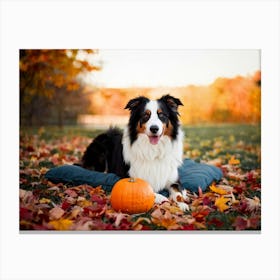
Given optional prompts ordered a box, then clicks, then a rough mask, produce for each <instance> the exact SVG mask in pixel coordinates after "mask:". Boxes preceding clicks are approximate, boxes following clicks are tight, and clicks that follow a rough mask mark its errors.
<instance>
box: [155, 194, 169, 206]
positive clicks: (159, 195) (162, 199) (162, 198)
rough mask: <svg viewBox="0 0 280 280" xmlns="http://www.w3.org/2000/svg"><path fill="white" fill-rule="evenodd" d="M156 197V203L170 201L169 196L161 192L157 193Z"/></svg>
mask: <svg viewBox="0 0 280 280" xmlns="http://www.w3.org/2000/svg"><path fill="white" fill-rule="evenodd" d="M155 195H156V199H155V203H156V204H161V203H162V202H164V201H169V200H168V198H167V197H165V196H164V195H162V194H159V193H156V194H155Z"/></svg>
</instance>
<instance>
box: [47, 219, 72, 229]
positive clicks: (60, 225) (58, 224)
mask: <svg viewBox="0 0 280 280" xmlns="http://www.w3.org/2000/svg"><path fill="white" fill-rule="evenodd" d="M72 224H73V221H71V220H68V219H60V220H56V221H50V222H49V225H50V226H52V227H53V228H54V229H55V230H68V229H70V227H71V226H72Z"/></svg>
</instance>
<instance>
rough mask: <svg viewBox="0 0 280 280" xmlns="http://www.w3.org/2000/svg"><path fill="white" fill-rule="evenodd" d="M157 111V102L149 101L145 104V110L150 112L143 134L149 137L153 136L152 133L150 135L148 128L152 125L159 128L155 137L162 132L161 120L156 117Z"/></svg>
mask: <svg viewBox="0 0 280 280" xmlns="http://www.w3.org/2000/svg"><path fill="white" fill-rule="evenodd" d="M158 109H159V106H158V102H157V101H156V100H151V101H149V102H148V103H147V104H146V107H145V110H149V111H150V112H151V116H150V118H149V120H148V121H147V122H146V130H145V133H146V134H147V135H149V136H151V135H153V133H151V131H150V127H151V126H152V125H156V126H158V128H159V130H158V132H157V134H156V135H158V136H159V135H161V134H162V132H163V123H162V122H161V120H160V119H159V117H158V113H157V111H158Z"/></svg>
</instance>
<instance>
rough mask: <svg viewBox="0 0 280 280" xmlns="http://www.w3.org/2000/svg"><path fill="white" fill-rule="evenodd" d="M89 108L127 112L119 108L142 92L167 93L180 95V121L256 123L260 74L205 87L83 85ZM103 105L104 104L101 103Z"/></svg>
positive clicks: (219, 80) (93, 111) (155, 95)
mask: <svg viewBox="0 0 280 280" xmlns="http://www.w3.org/2000/svg"><path fill="white" fill-rule="evenodd" d="M85 90H86V91H87V93H88V94H89V96H90V97H89V98H90V104H91V105H90V108H89V111H88V113H91V114H98V115H113V116H114V115H127V113H126V112H125V111H124V110H123V107H124V106H123V104H126V103H127V102H128V100H129V99H130V98H132V97H135V96H139V95H144V96H148V97H150V98H158V97H160V96H161V95H163V94H166V93H171V94H172V95H174V96H176V97H178V98H180V99H181V100H182V102H183V103H184V106H183V107H181V108H180V115H181V121H182V123H184V124H201V123H206V124H209V123H259V122H260V120H261V107H260V106H261V74H260V71H257V72H256V73H255V74H254V75H253V76H247V77H243V76H237V77H234V78H217V79H216V80H215V81H213V83H212V84H210V85H207V86H197V85H189V86H185V87H174V88H122V89H118V88H100V89H93V88H91V87H90V86H87V88H86V89H85ZM104 104H107V106H104Z"/></svg>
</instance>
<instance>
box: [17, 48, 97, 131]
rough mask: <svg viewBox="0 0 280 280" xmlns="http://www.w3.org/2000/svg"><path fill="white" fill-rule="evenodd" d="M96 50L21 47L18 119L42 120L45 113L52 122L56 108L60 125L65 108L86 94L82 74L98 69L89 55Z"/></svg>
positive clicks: (38, 122)
mask: <svg viewBox="0 0 280 280" xmlns="http://www.w3.org/2000/svg"><path fill="white" fill-rule="evenodd" d="M96 53H97V50H78V49H76V50H73V49H72V50H70V49H68V50H20V64H19V66H20V114H21V116H20V117H21V123H24V124H29V125H33V124H42V123H43V122H44V121H45V120H46V119H47V118H48V117H52V120H51V122H53V113H54V112H56V113H55V115H56V116H57V121H56V123H57V124H59V125H60V126H62V125H63V123H64V117H65V112H66V111H68V112H69V111H71V106H72V107H73V106H74V107H77V106H76V105H75V104H81V106H83V105H84V103H85V102H83V101H82V100H81V99H85V98H86V97H85V96H83V95H82V83H81V75H82V74H85V73H88V72H91V71H98V70H100V66H98V65H94V64H93V63H92V62H90V61H89V59H88V58H89V56H92V55H95V54H96ZM74 93H75V94H74ZM75 97H76V98H75ZM73 100H75V101H74V102H73Z"/></svg>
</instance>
